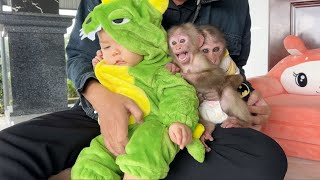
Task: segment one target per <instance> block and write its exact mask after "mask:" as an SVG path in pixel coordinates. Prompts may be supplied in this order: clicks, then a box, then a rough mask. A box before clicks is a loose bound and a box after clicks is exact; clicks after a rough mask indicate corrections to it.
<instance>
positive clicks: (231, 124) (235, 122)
mask: <svg viewBox="0 0 320 180" xmlns="http://www.w3.org/2000/svg"><path fill="white" fill-rule="evenodd" d="M249 126H250V125H249V124H248V123H247V122H245V121H241V120H239V119H237V118H235V117H228V119H226V120H224V121H223V122H222V124H221V127H222V128H247V127H249Z"/></svg>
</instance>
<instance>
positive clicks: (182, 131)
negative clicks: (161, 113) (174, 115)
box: [169, 122, 192, 149]
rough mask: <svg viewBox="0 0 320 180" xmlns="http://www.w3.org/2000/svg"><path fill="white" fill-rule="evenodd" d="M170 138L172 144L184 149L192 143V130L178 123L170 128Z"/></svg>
mask: <svg viewBox="0 0 320 180" xmlns="http://www.w3.org/2000/svg"><path fill="white" fill-rule="evenodd" d="M169 136H170V139H171V141H172V142H174V143H176V144H177V145H179V147H180V149H183V148H184V147H185V146H186V145H187V144H189V143H191V141H192V132H191V129H190V128H189V127H188V126H187V125H185V124H182V123H179V122H176V123H173V124H171V126H170V127H169Z"/></svg>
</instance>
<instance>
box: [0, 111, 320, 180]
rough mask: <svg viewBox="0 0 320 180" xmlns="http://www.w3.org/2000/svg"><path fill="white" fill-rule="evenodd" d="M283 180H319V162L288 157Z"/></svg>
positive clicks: (1, 125)
mask: <svg viewBox="0 0 320 180" xmlns="http://www.w3.org/2000/svg"><path fill="white" fill-rule="evenodd" d="M8 126H9V125H8V123H7V122H5V120H4V117H3V115H1V114H0V130H2V129H4V128H6V127H8ZM285 180H320V161H310V160H305V159H300V158H295V157H288V172H287V174H286V176H285Z"/></svg>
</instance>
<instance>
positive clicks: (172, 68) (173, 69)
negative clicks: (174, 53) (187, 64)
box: [165, 63, 180, 74]
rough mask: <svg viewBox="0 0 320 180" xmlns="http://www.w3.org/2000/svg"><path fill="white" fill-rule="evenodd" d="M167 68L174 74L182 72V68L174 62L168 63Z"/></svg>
mask: <svg viewBox="0 0 320 180" xmlns="http://www.w3.org/2000/svg"><path fill="white" fill-rule="evenodd" d="M165 68H166V69H167V70H168V71H170V72H171V73H172V74H176V73H178V72H180V68H179V67H178V66H177V65H176V64H174V63H168V64H166V66H165Z"/></svg>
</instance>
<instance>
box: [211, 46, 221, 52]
mask: <svg viewBox="0 0 320 180" xmlns="http://www.w3.org/2000/svg"><path fill="white" fill-rule="evenodd" d="M219 50H220V48H219V47H215V48H213V49H212V52H218V51H219Z"/></svg>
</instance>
